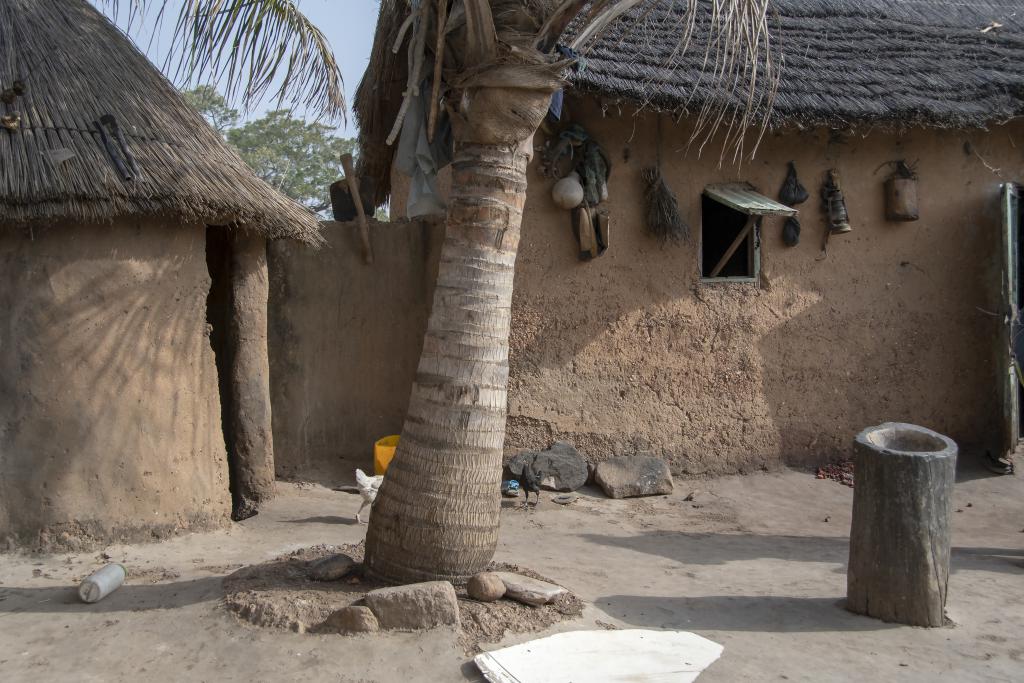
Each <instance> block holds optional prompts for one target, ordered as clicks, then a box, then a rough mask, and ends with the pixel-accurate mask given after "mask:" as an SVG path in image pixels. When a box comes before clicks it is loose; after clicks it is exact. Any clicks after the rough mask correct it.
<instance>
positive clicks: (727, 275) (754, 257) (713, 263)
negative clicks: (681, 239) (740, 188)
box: [700, 194, 761, 280]
mask: <svg viewBox="0 0 1024 683" xmlns="http://www.w3.org/2000/svg"><path fill="white" fill-rule="evenodd" d="M759 223H760V217H758V216H748V215H747V214H745V213H742V212H740V211H737V210H736V209H733V208H731V207H728V206H726V205H725V204H722V203H721V202H718V201H715V200H714V199H712V198H711V197H709V196H707V195H706V194H704V195H701V223H700V257H701V258H700V269H701V273H700V274H701V277H702V278H704V279H706V280H730V279H744V280H753V279H755V278H756V277H757V275H758V269H759V267H760V251H761V239H760V231H759V229H758V224H759ZM741 236H742V237H741ZM737 241H738V242H739V243H738V244H737ZM730 249H731V250H732V253H731V254H729V251H730ZM727 254H729V256H728V257H727V258H726V255H727ZM723 258H724V259H725V262H724V263H723V262H722V261H723ZM716 269H717V272H716Z"/></svg>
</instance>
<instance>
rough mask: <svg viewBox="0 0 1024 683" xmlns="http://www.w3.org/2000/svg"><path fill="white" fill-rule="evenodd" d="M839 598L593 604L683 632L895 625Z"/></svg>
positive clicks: (626, 598)
mask: <svg viewBox="0 0 1024 683" xmlns="http://www.w3.org/2000/svg"><path fill="white" fill-rule="evenodd" d="M844 602H845V600H844V599H841V598H796V597H787V596H780V595H765V596H753V595H736V596H733V595H707V596H702V597H694V598H679V597H657V596H640V595H609V596H605V597H601V598H598V599H597V600H596V601H595V603H594V606H595V607H597V608H598V609H600V610H601V611H603V612H605V613H606V614H608V616H610V617H612V618H615V619H619V620H621V621H624V622H626V623H627V624H629V625H631V626H637V627H643V628H671V629H682V630H686V631H763V632H772V633H805V632H828V631H879V630H883V629H890V628H896V627H897V625H894V624H886V623H884V622H882V621H878V620H877V619H869V618H867V617H861V616H857V615H856V614H851V613H850V612H847V611H846V610H845V609H844V608H843V604H844Z"/></svg>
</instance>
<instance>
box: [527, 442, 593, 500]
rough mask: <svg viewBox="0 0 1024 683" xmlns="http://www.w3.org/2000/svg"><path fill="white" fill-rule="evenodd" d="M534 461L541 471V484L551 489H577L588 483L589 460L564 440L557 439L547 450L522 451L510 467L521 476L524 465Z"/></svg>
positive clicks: (535, 466) (536, 467)
mask: <svg viewBox="0 0 1024 683" xmlns="http://www.w3.org/2000/svg"><path fill="white" fill-rule="evenodd" d="M526 463H533V467H534V469H535V470H537V471H538V472H540V475H541V480H540V485H541V487H542V488H545V489H548V490H549V491H575V490H576V489H578V488H580V487H581V486H583V485H584V484H586V483H587V475H588V471H587V461H586V460H584V459H583V456H582V455H580V453H579V451H577V450H576V449H575V448H573V447H572V446H571V445H570V444H567V443H565V442H564V441H556V442H555V443H554V445H552V446H551V448H549V449H547V450H546V451H522V452H521V453H517V454H516V455H515V456H513V458H512V459H511V460H509V462H508V469H509V471H511V472H512V474H514V475H516V476H519V475H521V474H522V473H523V465H525V464H526Z"/></svg>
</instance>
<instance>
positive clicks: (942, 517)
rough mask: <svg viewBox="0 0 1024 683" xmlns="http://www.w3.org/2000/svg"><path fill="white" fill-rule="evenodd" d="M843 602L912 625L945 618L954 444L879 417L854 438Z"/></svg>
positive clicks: (934, 623)
mask: <svg viewBox="0 0 1024 683" xmlns="http://www.w3.org/2000/svg"><path fill="white" fill-rule="evenodd" d="M853 445H854V451H855V459H854V489H853V523H852V525H851V527H850V564H849V568H848V569H847V574H846V581H847V583H846V607H847V609H849V610H850V611H851V612H856V613H857V614H864V615H867V616H870V617H875V618H877V619H881V620H883V621H891V622H898V623H901V624H910V625H912V626H942V625H943V624H944V623H945V605H946V587H947V584H948V580H949V543H950V526H951V521H952V516H953V514H952V513H953V484H954V479H955V474H956V454H957V446H956V444H955V443H954V442H953V440H952V439H950V438H948V437H946V436H943V435H941V434H938V433H937V432H933V431H932V430H930V429H925V428H924V427H918V426H915V425H911V424H904V423H899V422H886V423H885V424H881V425H878V426H876V427H869V428H867V429H865V430H864V431H862V432H861V433H860V434H858V435H857V438H856V439H854V443H853Z"/></svg>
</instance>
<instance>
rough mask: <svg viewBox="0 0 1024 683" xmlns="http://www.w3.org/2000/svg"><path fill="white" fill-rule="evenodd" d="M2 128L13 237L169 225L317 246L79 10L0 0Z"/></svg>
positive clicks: (285, 204) (103, 25)
mask: <svg viewBox="0 0 1024 683" xmlns="http://www.w3.org/2000/svg"><path fill="white" fill-rule="evenodd" d="M19 81H20V85H19V86H18V87H15V84H16V82H19ZM12 88H13V89H14V92H12ZM108 115H109V116H113V117H114V120H115V121H116V123H117V126H118V127H119V128H120V130H121V131H122V133H123V138H124V143H125V145H124V146H125V147H126V148H127V150H128V152H129V153H128V154H127V155H125V154H123V153H122V152H121V145H120V144H119V142H118V141H117V139H116V138H115V137H113V136H112V135H111V134H110V128H109V127H106V137H107V139H108V143H109V149H110V150H113V153H111V151H108V143H105V142H104V134H102V133H101V132H100V129H101V126H100V125H99V123H98V122H99V121H101V120H102V119H103V117H105V116H108ZM0 117H7V118H6V119H5V120H6V121H7V123H8V126H12V127H13V129H12V128H8V127H0V168H2V169H3V171H2V173H0V221H3V222H4V223H6V224H8V225H17V224H25V223H32V222H37V221H49V220H54V219H63V220H67V219H72V220H81V221H89V222H92V221H102V222H105V221H110V220H112V219H114V218H116V217H121V216H166V217H168V218H173V219H174V220H177V221H183V222H193V221H194V222H203V223H208V224H234V225H238V226H240V227H242V228H244V229H246V230H251V231H254V232H258V233H260V234H262V235H265V236H266V237H269V238H282V237H290V238H295V239H299V240H302V241H305V242H309V243H314V244H316V243H320V242H322V238H321V237H320V233H319V227H318V224H317V219H316V217H315V216H314V215H313V214H312V213H310V212H309V211H307V210H306V209H304V208H303V207H301V206H299V205H298V204H296V203H295V202H293V201H291V200H290V199H288V198H287V197H285V196H284V195H282V194H280V193H278V192H276V191H274V190H273V189H272V188H270V187H269V186H268V185H267V184H266V183H264V182H263V181H262V180H260V179H259V178H257V177H256V176H255V175H254V174H253V172H252V171H251V170H250V169H249V167H248V166H246V164H245V162H244V161H242V160H241V158H239V156H238V155H237V154H236V153H235V152H234V151H232V150H231V149H230V148H229V147H228V146H227V145H226V144H225V143H224V142H223V141H222V140H221V139H220V137H219V136H218V135H217V134H216V133H215V132H214V131H213V130H212V129H211V128H210V127H209V126H208V125H207V123H206V122H205V121H204V120H203V118H202V117H201V116H200V115H199V114H197V113H196V112H195V111H194V110H193V109H192V108H191V107H189V106H188V105H187V104H186V103H185V102H184V100H183V99H182V97H181V95H180V94H179V93H178V91H177V90H176V89H175V88H174V86H172V85H171V84H170V83H169V82H168V81H167V80H166V79H165V78H164V77H163V76H162V75H161V74H160V72H159V71H158V70H157V69H156V68H155V67H154V66H153V65H152V64H151V63H150V62H149V60H148V59H146V57H145V56H144V55H143V54H142V53H140V52H139V51H138V49H136V48H135V46H134V45H133V44H132V43H131V41H130V40H129V39H128V38H127V37H126V36H125V35H124V34H123V33H121V31H120V30H119V29H117V27H115V26H114V25H113V24H111V23H110V22H109V21H108V20H107V19H106V18H105V17H104V16H103V15H101V14H100V13H99V12H98V11H97V10H96V9H95V8H94V7H92V6H91V5H90V4H89V3H88V2H86V0H0ZM132 158H134V165H133V164H132ZM119 164H120V165H121V166H122V167H124V168H127V170H128V171H129V173H128V175H135V176H136V177H134V178H133V179H126V178H125V175H126V174H125V173H124V172H123V171H122V170H121V169H119V167H118V166H119ZM133 170H136V171H137V173H132V171H133Z"/></svg>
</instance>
